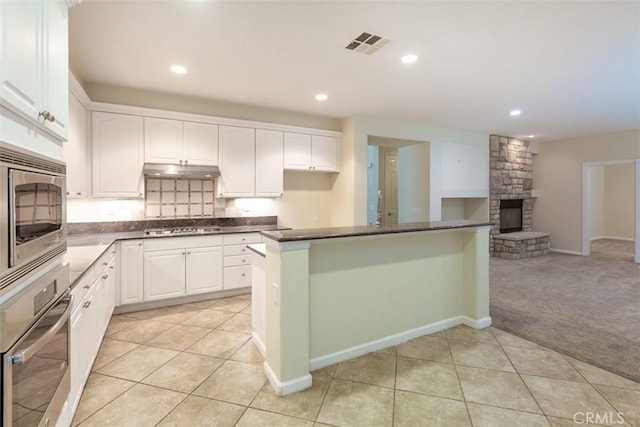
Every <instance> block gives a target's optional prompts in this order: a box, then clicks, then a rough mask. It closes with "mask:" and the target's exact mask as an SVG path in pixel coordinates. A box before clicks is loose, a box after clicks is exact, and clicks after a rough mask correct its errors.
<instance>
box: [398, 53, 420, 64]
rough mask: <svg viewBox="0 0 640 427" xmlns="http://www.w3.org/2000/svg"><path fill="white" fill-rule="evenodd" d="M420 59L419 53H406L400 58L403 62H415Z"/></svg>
mask: <svg viewBox="0 0 640 427" xmlns="http://www.w3.org/2000/svg"><path fill="white" fill-rule="evenodd" d="M417 60H418V55H413V54H411V55H405V56H403V57H402V58H400V61H402V63H403V64H413V63H414V62H416V61H417Z"/></svg>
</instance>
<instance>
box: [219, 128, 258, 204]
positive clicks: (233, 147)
mask: <svg viewBox="0 0 640 427" xmlns="http://www.w3.org/2000/svg"><path fill="white" fill-rule="evenodd" d="M255 156H256V152H255V129H252V128H245V127H238V126H220V175H221V176H220V177H219V178H218V186H219V189H218V195H219V196H220V197H253V196H254V195H255Z"/></svg>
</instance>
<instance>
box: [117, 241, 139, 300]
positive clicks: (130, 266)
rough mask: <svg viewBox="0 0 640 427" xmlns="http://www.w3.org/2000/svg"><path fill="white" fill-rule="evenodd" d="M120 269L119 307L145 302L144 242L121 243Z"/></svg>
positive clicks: (119, 254)
mask: <svg viewBox="0 0 640 427" xmlns="http://www.w3.org/2000/svg"><path fill="white" fill-rule="evenodd" d="M118 252H119V253H118V256H119V260H118V267H119V269H120V296H119V298H117V301H119V303H118V304H117V305H124V304H133V303H137V302H142V301H144V297H143V293H142V277H143V258H142V254H143V247H142V240H125V241H123V242H120V250H119V251H118Z"/></svg>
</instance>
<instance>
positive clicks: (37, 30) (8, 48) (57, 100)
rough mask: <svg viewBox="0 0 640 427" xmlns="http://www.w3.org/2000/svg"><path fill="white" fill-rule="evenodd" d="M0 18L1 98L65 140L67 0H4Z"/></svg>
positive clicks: (11, 107)
mask: <svg viewBox="0 0 640 427" xmlns="http://www.w3.org/2000/svg"><path fill="white" fill-rule="evenodd" d="M0 22H1V25H0V27H1V28H2V42H1V43H2V46H1V48H0V52H1V55H0V57H1V61H2V62H1V64H0V76H1V77H0V78H1V82H0V102H1V103H2V104H3V105H4V106H5V107H7V108H9V109H10V110H12V111H13V112H14V113H16V114H18V115H19V116H21V117H22V118H24V119H25V120H27V121H28V122H30V123H32V124H35V125H36V126H39V127H40V128H41V129H44V130H46V131H47V132H48V133H49V134H51V135H52V136H54V137H55V138H56V139H58V140H65V139H66V138H67V118H68V88H69V86H68V84H69V83H68V74H67V73H68V52H67V38H68V36H67V31H68V30H67V28H68V21H67V6H66V2H64V1H63V0H49V1H45V0H37V1H36V0H31V1H3V2H2V7H1V8H0ZM41 113H42V114H41ZM45 117H48V118H49V119H48V120H46V119H45Z"/></svg>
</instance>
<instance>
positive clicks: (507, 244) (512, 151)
mask: <svg viewBox="0 0 640 427" xmlns="http://www.w3.org/2000/svg"><path fill="white" fill-rule="evenodd" d="M490 141H491V142H490V143H491V151H490V167H489V169H490V171H491V178H490V184H489V185H490V197H489V219H490V221H491V223H492V225H491V233H490V236H491V237H490V240H489V250H490V253H491V255H492V256H498V257H501V258H508V259H519V258H524V257H530V256H538V255H544V254H547V253H548V252H549V235H548V234H546V233H537V232H533V222H532V218H533V204H534V198H533V196H532V190H533V153H532V152H531V150H530V146H529V141H523V140H519V139H517V138H511V137H506V136H499V135H491V139H490Z"/></svg>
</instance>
